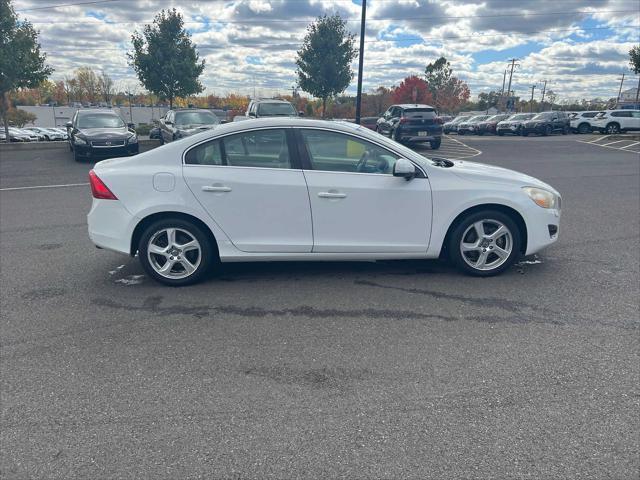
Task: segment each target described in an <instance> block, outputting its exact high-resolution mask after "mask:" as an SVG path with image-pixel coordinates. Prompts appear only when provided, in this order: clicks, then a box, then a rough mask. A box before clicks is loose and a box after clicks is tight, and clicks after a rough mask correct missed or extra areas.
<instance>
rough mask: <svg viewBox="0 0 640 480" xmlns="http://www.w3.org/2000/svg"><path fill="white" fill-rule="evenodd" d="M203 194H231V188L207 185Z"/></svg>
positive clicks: (203, 188)
mask: <svg viewBox="0 0 640 480" xmlns="http://www.w3.org/2000/svg"><path fill="white" fill-rule="evenodd" d="M202 191H203V192H230V191H231V187H225V186H224V185H205V186H204V187H202Z"/></svg>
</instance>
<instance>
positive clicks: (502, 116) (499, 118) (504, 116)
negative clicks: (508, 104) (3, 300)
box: [487, 114, 509, 122]
mask: <svg viewBox="0 0 640 480" xmlns="http://www.w3.org/2000/svg"><path fill="white" fill-rule="evenodd" d="M508 116H509V115H504V114H501V115H494V116H493V117H489V118H488V119H487V121H489V122H499V121H500V120H504V119H505V118H507V117H508Z"/></svg>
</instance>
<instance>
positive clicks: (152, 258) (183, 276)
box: [138, 218, 216, 287]
mask: <svg viewBox="0 0 640 480" xmlns="http://www.w3.org/2000/svg"><path fill="white" fill-rule="evenodd" d="M213 252H214V250H213V245H212V241H211V239H210V237H209V235H207V234H206V233H205V232H203V231H202V229H201V228H200V227H198V226H197V225H195V224H194V223H192V222H189V221H187V220H182V219H177V218H175V219H166V220H160V221H158V222H155V223H153V224H151V225H149V226H148V227H147V228H146V229H145V231H144V232H143V233H142V236H141V237H140V243H139V244H138V258H139V259H140V263H141V264H142V267H143V268H144V269H145V271H146V272H147V273H148V274H149V276H151V277H152V278H153V279H154V280H156V281H158V282H160V283H163V284H165V285H169V286H172V287H179V286H183V285H190V284H192V283H195V282H198V281H200V280H201V279H202V278H203V277H204V275H205V274H206V273H207V272H208V271H209V270H210V268H211V266H212V265H213V264H214V263H215V261H216V257H215V255H214V253H213Z"/></svg>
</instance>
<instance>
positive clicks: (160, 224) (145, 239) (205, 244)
mask: <svg viewBox="0 0 640 480" xmlns="http://www.w3.org/2000/svg"><path fill="white" fill-rule="evenodd" d="M165 228H180V229H182V230H186V231H188V232H189V233H190V234H191V235H193V236H194V237H195V238H196V240H198V242H199V243H200V246H201V248H202V250H201V255H202V258H201V260H200V265H198V268H197V269H196V271H195V272H194V273H193V274H191V275H190V276H188V277H186V278H181V279H171V278H165V277H163V276H162V275H160V274H159V273H157V272H156V271H155V270H154V269H153V267H152V266H151V264H150V263H149V259H148V258H147V245H148V244H149V240H150V239H151V237H152V236H153V235H154V234H155V233H156V232H157V231H159V230H162V229H165ZM216 259H217V257H216V256H215V253H214V248H213V244H212V240H211V238H210V236H209V235H208V234H207V233H206V232H204V231H203V230H202V229H201V228H200V227H199V226H197V225H195V224H194V223H192V222H190V221H188V220H183V219H181V218H166V219H162V220H158V221H156V222H154V223H152V224H151V225H149V226H148V227H147V228H145V230H144V231H143V232H142V235H141V236H140V242H139V243H138V260H140V263H141V264H142V268H144V270H145V272H146V273H147V274H148V275H149V276H150V277H151V278H153V279H154V280H155V281H157V282H159V283H162V284H163V285H168V286H171V287H182V286H185V285H192V284H194V283H196V282H199V281H200V280H202V279H203V278H204V277H205V275H207V273H208V272H210V270H211V269H212V267H213V265H214V264H215V263H216Z"/></svg>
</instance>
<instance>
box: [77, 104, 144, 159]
mask: <svg viewBox="0 0 640 480" xmlns="http://www.w3.org/2000/svg"><path fill="white" fill-rule="evenodd" d="M67 130H68V132H69V148H70V150H71V151H72V152H73V158H74V160H75V161H76V162H80V161H82V160H83V159H92V158H107V157H124V156H127V155H135V154H137V153H138V136H137V135H136V133H135V131H134V125H133V123H129V124H126V123H125V122H124V120H123V119H122V118H121V117H120V116H119V115H118V114H117V113H116V112H114V111H113V110H111V109H95V108H91V109H86V110H85V109H82V110H77V111H76V113H75V114H74V115H73V119H72V120H71V121H70V122H68V123H67Z"/></svg>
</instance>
